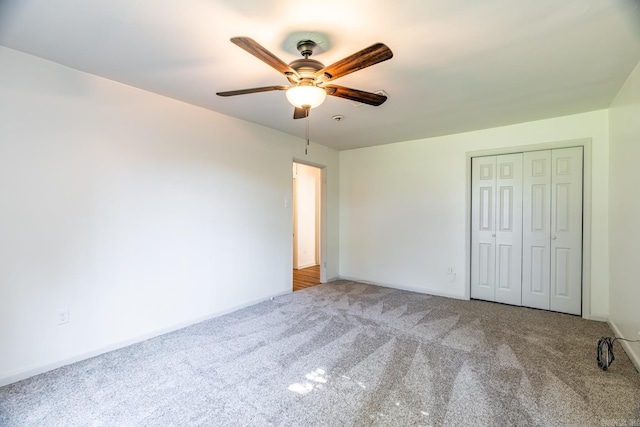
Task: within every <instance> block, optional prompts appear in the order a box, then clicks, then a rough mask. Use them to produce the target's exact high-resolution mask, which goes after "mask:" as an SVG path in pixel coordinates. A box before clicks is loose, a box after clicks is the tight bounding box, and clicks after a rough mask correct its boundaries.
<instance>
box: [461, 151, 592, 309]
mask: <svg viewBox="0 0 640 427" xmlns="http://www.w3.org/2000/svg"><path fill="white" fill-rule="evenodd" d="M471 171H472V172H471V177H472V178H471V179H472V182H471V188H472V190H471V199H472V200H471V206H472V207H471V298H475V299H482V300H487V301H495V302H502V303H506V304H513V305H523V306H526V307H533V308H541V309H545V310H553V311H559V312H563V313H570V314H578V315H579V314H581V312H582V147H573V148H562V149H554V150H545V151H533V152H526V153H518V154H508V155H501V156H487V157H475V158H473V159H472V162H471Z"/></svg>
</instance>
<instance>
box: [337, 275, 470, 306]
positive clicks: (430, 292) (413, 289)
mask: <svg viewBox="0 0 640 427" xmlns="http://www.w3.org/2000/svg"><path fill="white" fill-rule="evenodd" d="M340 280H350V281H353V282H359V283H365V284H367V285H374V286H382V287H385V288H392V289H400V290H403V291H410V292H417V293H419V294H428V295H434V296H437V297H445V298H454V299H460V300H468V298H465V297H464V295H455V294H448V293H446V292H438V291H433V290H431V289H423V288H416V287H412V286H404V285H398V284H394V283H381V282H372V281H370V280H363V279H358V278H357V277H350V276H340Z"/></svg>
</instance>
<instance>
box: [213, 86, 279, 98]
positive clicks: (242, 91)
mask: <svg viewBox="0 0 640 427" xmlns="http://www.w3.org/2000/svg"><path fill="white" fill-rule="evenodd" d="M287 89H289V86H283V85H279V86H265V87H254V88H252V89H240V90H229V91H226V92H217V93H216V95H218V96H234V95H245V94H247V93H258V92H269V91H272V90H287Z"/></svg>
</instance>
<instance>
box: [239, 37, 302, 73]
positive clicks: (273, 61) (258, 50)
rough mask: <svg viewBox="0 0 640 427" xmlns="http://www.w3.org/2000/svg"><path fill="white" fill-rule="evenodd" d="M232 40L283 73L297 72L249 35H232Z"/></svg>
mask: <svg viewBox="0 0 640 427" xmlns="http://www.w3.org/2000/svg"><path fill="white" fill-rule="evenodd" d="M231 42H232V43H234V44H235V45H237V46H239V47H241V48H242V49H244V50H246V51H247V52H249V53H250V54H252V55H253V56H255V57H256V58H258V59H259V60H261V61H262V62H264V63H265V64H267V65H270V66H271V67H273V68H275V69H276V70H278V71H280V72H281V73H282V74H285V75H287V74H296V75H297V73H296V72H295V71H294V70H293V68H291V67H289V64H287V63H285V62H284V61H283V60H281V59H280V58H278V57H277V56H275V55H274V54H273V53H271V52H269V51H268V50H267V49H265V48H264V47H263V46H262V45H260V44H259V43H258V42H257V41H255V40H253V39H251V38H249V37H232V38H231Z"/></svg>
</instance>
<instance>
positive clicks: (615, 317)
mask: <svg viewBox="0 0 640 427" xmlns="http://www.w3.org/2000/svg"><path fill="white" fill-rule="evenodd" d="M609 117H610V125H611V128H610V129H611V137H610V138H611V142H610V144H611V154H610V157H611V166H610V169H611V181H610V183H609V189H610V199H609V206H610V214H609V215H610V218H609V219H610V229H611V233H610V235H609V247H610V248H611V252H610V253H611V255H610V257H611V274H610V277H611V279H610V281H611V285H610V288H611V289H610V292H611V297H610V299H611V305H610V311H609V315H610V317H609V322H610V324H611V325H612V326H613V328H614V330H615V332H616V334H618V336H622V337H625V338H628V339H636V340H637V339H640V274H638V261H639V260H640V222H639V218H640V164H639V160H640V64H638V66H636V68H635V70H634V71H633V73H631V75H630V76H629V78H628V80H627V82H626V83H625V85H624V86H623V88H622V89H621V90H620V93H619V94H618V96H617V97H616V99H615V101H614V102H613V104H612V106H611V108H610V110H609ZM625 347H626V350H627V353H629V355H630V356H631V357H632V359H633V360H634V363H635V365H636V368H638V370H640V344H639V343H634V344H628V345H627V344H625Z"/></svg>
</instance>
